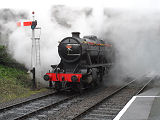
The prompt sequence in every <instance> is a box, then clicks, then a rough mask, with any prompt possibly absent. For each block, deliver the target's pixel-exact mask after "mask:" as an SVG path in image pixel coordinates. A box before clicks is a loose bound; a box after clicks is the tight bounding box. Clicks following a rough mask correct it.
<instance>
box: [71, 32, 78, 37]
mask: <svg viewBox="0 0 160 120" xmlns="http://www.w3.org/2000/svg"><path fill="white" fill-rule="evenodd" d="M79 35H80V32H72V37H75V38H79V37H80V36H79Z"/></svg>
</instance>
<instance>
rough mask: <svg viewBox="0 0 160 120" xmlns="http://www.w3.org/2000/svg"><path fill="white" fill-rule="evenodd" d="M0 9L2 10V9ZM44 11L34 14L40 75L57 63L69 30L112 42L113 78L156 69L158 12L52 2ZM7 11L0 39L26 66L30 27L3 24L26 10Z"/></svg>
mask: <svg viewBox="0 0 160 120" xmlns="http://www.w3.org/2000/svg"><path fill="white" fill-rule="evenodd" d="M9 11H10V10H9ZM0 12H2V13H3V12H4V10H1V11H0ZM48 12H49V15H48V14H46V15H45V17H44V15H41V14H40V15H37V20H38V23H40V24H39V25H40V26H41V27H42V32H41V33H42V34H41V69H42V70H43V71H42V74H44V73H45V72H47V71H48V70H49V68H50V65H51V64H58V63H59V62H60V58H59V56H58V52H57V51H58V50H57V46H58V41H60V40H62V39H63V38H64V37H67V36H71V34H70V33H71V32H73V31H79V32H81V36H83V35H90V34H92V35H96V36H98V37H99V38H101V39H103V40H105V41H106V42H107V41H111V42H112V43H113V46H114V48H115V49H116V50H115V51H116V61H115V65H114V68H113V70H112V74H114V76H117V78H120V77H121V76H125V75H128V74H134V76H138V75H142V74H144V73H146V72H154V73H156V74H158V73H159V72H160V63H159V61H160V57H159V55H160V51H159V48H160V14H159V13H160V11H158V10H157V11H149V10H147V11H143V10H141V11H138V10H127V9H112V8H93V7H90V8H87V7H86V8H80V7H79V8H74V7H68V6H64V5H56V6H52V8H51V9H50V11H48ZM7 13H8V14H9V15H6V14H4V16H3V17H1V18H0V31H1V34H6V35H4V36H5V37H7V36H8V37H7V38H3V39H1V41H0V42H1V43H3V42H4V41H9V42H7V44H8V46H9V49H10V51H11V52H12V54H13V57H14V58H15V59H16V60H18V61H19V62H21V63H24V64H25V65H26V67H28V68H30V53H31V40H30V37H31V33H30V32H29V31H30V29H26V28H18V29H13V28H15V27H13V28H10V27H9V26H6V25H9V24H10V23H11V22H12V23H13V22H15V21H17V20H18V19H26V18H27V17H28V16H27V14H26V13H25V14H24V13H23V14H22V13H21V14H20V13H16V12H15V13H16V14H15V13H13V12H11V11H10V12H7ZM3 24H4V25H3ZM11 26H12V25H11ZM7 34H8V35H7ZM1 36H3V35H1ZM3 44H4V43H3ZM5 44H6V43H5ZM13 46H14V47H13Z"/></svg>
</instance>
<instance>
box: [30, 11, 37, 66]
mask: <svg viewBox="0 0 160 120" xmlns="http://www.w3.org/2000/svg"><path fill="white" fill-rule="evenodd" d="M32 15H33V16H32V17H33V21H34V12H32ZM35 52H36V51H35V30H34V29H32V53H31V67H32V68H34V67H35Z"/></svg>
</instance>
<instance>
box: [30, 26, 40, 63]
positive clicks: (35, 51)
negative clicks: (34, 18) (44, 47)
mask: <svg viewBox="0 0 160 120" xmlns="http://www.w3.org/2000/svg"><path fill="white" fill-rule="evenodd" d="M35 29H39V30H40V33H41V28H40V27H39V28H35ZM31 39H32V57H31V59H32V60H31V61H32V62H31V66H40V65H41V56H40V35H39V36H38V37H35V31H34V30H33V37H32V38H31Z"/></svg>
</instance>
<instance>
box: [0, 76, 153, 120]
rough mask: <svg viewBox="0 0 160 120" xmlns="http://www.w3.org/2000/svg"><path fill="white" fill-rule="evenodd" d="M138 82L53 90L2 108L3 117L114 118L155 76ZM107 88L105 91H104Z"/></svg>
mask: <svg viewBox="0 0 160 120" xmlns="http://www.w3.org/2000/svg"><path fill="white" fill-rule="evenodd" d="M145 79H147V80H146V81H145V82H142V83H139V84H137V83H136V81H137V80H133V81H131V82H129V83H128V84H126V85H124V86H123V87H117V86H114V87H113V86H112V87H107V88H100V89H96V90H92V91H86V92H85V93H84V94H83V95H78V94H75V95H65V94H57V93H53V94H52V95H48V96H47V97H45V96H44V97H41V98H40V99H39V98H37V99H35V100H31V101H28V102H26V103H21V104H18V105H14V106H10V107H8V108H4V109H1V110H0V119H2V120H22V119H27V120H55V119H56V120H59V119H60V120H63V119H64V120H65V119H67V120H71V119H73V120H76V119H87V120H88V119H98V120H99V119H105V120H106V119H113V118H114V117H115V116H116V115H117V114H118V112H119V111H120V110H121V109H122V108H123V107H124V105H125V104H126V103H127V102H128V101H129V100H130V98H131V97H132V96H134V95H136V94H139V93H140V92H141V91H142V90H143V89H144V88H145V86H147V85H148V84H149V83H150V82H151V81H152V79H153V78H145ZM102 91H103V92H102Z"/></svg>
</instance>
